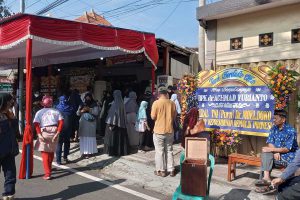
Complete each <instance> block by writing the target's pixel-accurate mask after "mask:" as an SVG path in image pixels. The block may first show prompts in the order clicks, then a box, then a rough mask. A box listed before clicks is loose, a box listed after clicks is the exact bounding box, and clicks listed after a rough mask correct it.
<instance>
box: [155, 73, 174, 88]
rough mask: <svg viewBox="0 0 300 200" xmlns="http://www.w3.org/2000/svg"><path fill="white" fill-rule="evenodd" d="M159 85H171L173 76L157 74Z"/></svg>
mask: <svg viewBox="0 0 300 200" xmlns="http://www.w3.org/2000/svg"><path fill="white" fill-rule="evenodd" d="M159 85H164V86H165V87H168V86H169V85H173V77H172V76H168V75H160V76H157V86H159Z"/></svg>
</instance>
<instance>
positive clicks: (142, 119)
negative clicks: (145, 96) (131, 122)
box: [135, 101, 151, 151]
mask: <svg viewBox="0 0 300 200" xmlns="http://www.w3.org/2000/svg"><path fill="white" fill-rule="evenodd" d="M147 107H148V102H147V101H142V102H141V105H140V108H139V111H138V114H137V120H136V124H135V130H136V131H137V132H139V146H138V148H139V151H143V141H144V136H145V134H151V133H150V127H149V126H148V122H147V113H146V109H147Z"/></svg>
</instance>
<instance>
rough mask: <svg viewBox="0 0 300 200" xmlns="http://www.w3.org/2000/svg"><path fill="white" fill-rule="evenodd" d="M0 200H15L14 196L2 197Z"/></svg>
mask: <svg viewBox="0 0 300 200" xmlns="http://www.w3.org/2000/svg"><path fill="white" fill-rule="evenodd" d="M2 198H3V200H14V199H15V195H8V196H3V197H2Z"/></svg>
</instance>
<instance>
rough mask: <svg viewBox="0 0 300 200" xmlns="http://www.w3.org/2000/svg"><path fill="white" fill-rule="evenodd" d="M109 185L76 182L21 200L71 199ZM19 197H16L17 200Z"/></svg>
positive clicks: (117, 182) (116, 182) (118, 181)
mask: <svg viewBox="0 0 300 200" xmlns="http://www.w3.org/2000/svg"><path fill="white" fill-rule="evenodd" d="M124 181H125V179H118V180H116V181H114V182H112V185H113V184H119V183H122V182H124ZM107 187H108V186H107V185H105V184H102V183H99V182H95V181H94V182H89V183H83V184H75V185H71V186H69V187H68V188H67V189H65V190H62V191H60V192H59V193H56V194H51V195H48V196H40V197H30V198H20V200H21V199H22V200H53V199H60V200H69V199H73V198H75V197H79V196H80V195H84V194H88V193H91V192H95V191H98V190H102V189H105V188H107ZM17 199H19V198H16V200H17Z"/></svg>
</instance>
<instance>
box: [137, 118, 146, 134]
mask: <svg viewBox="0 0 300 200" xmlns="http://www.w3.org/2000/svg"><path fill="white" fill-rule="evenodd" d="M146 129H147V127H146V123H145V121H144V120H138V121H136V122H135V130H136V131H137V132H145V131H146Z"/></svg>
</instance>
